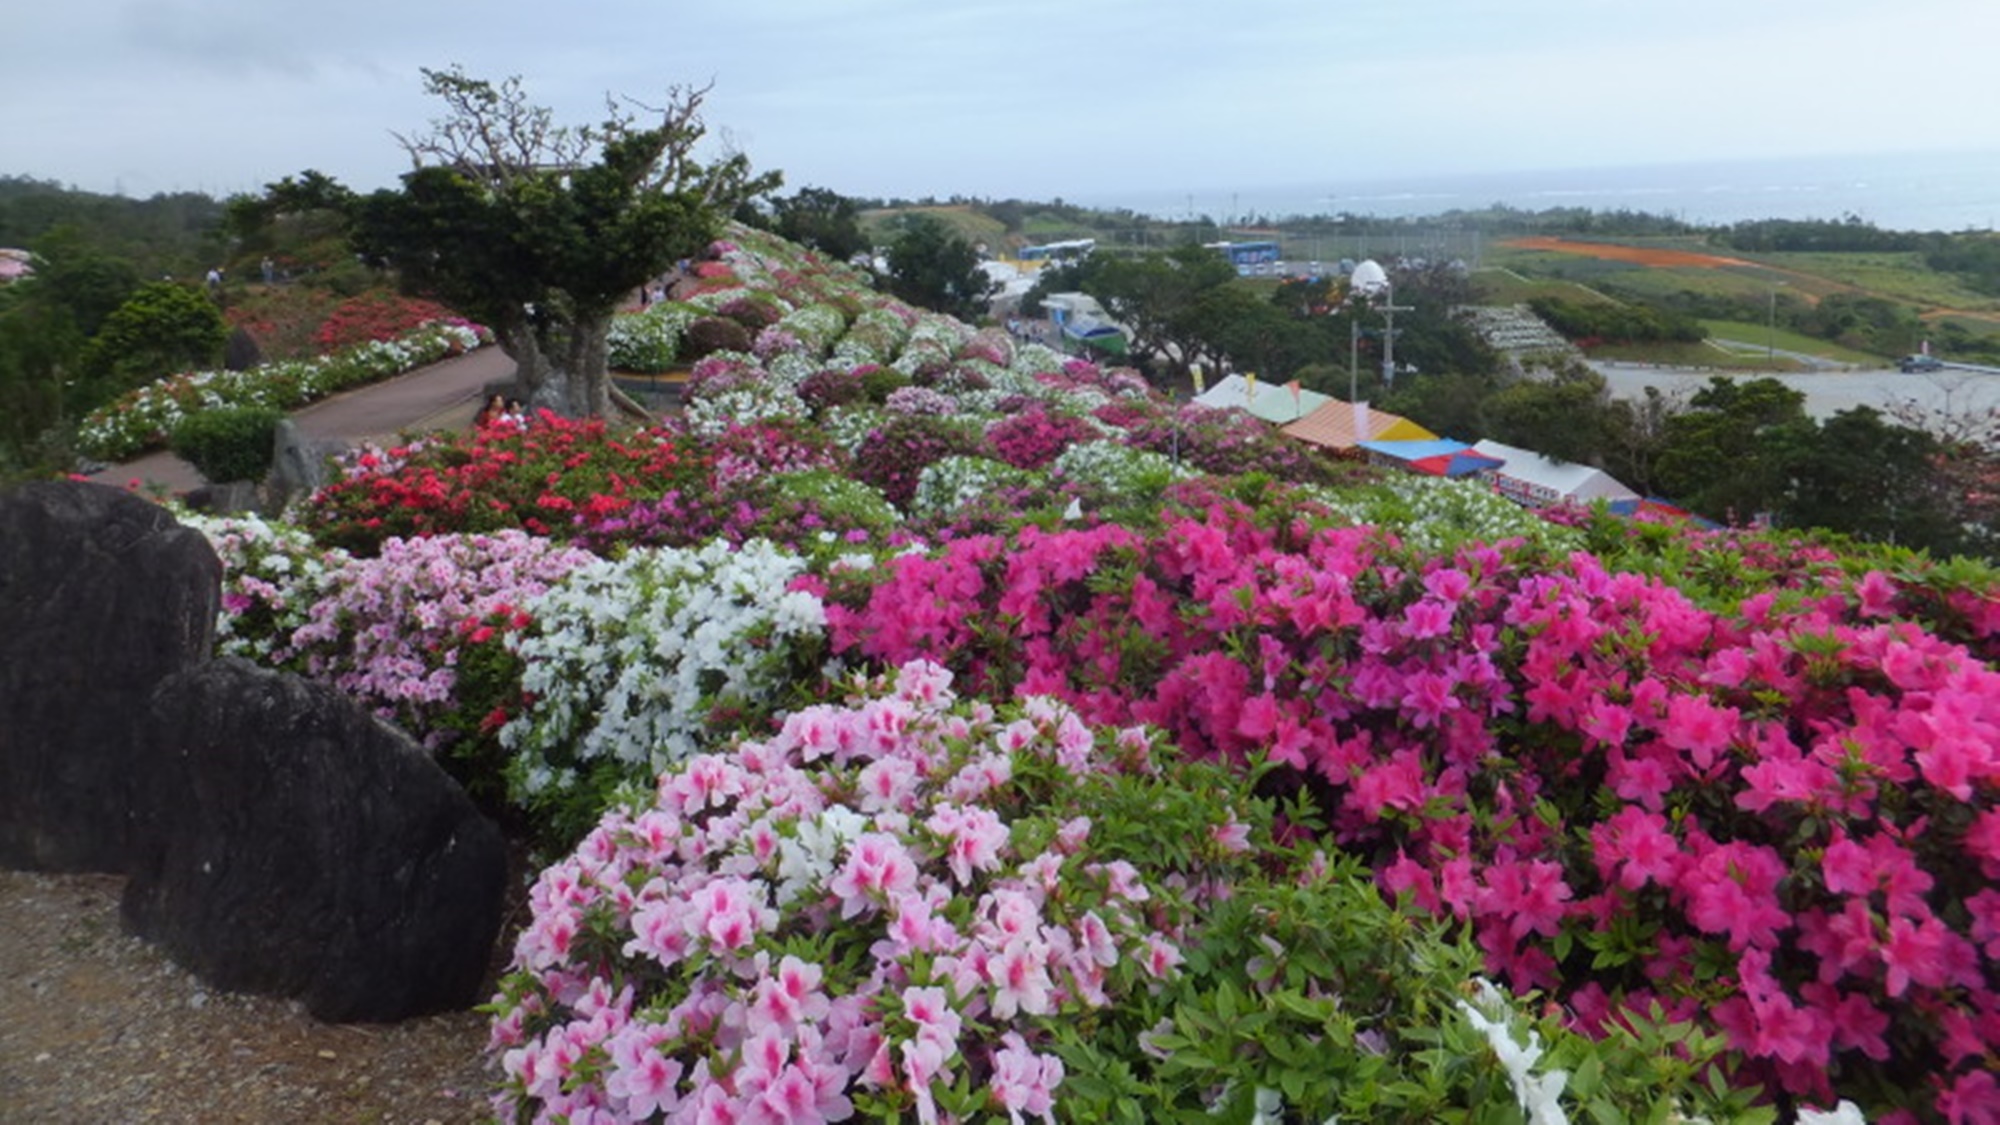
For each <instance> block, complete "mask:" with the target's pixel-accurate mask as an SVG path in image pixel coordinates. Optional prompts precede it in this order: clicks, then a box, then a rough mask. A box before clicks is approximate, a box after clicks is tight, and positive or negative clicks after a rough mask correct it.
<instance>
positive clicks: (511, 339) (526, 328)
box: [493, 313, 551, 403]
mask: <svg viewBox="0 0 2000 1125" xmlns="http://www.w3.org/2000/svg"><path fill="white" fill-rule="evenodd" d="M493 336H494V338H495V339H496V340H498V341H499V344H500V350H501V351H503V352H506V353H507V355H508V356H509V357H511V358H512V359H513V361H514V382H515V383H516V384H517V385H518V386H519V391H518V395H519V397H520V399H521V401H522V402H524V403H528V402H537V403H539V402H540V401H541V400H544V399H545V398H546V397H547V395H546V391H545V388H546V387H547V386H548V384H549V382H550V377H551V371H550V367H549V357H548V353H547V352H545V351H543V350H542V342H541V338H540V337H539V336H537V335H536V333H535V327H534V325H533V324H531V323H530V322H529V321H528V318H527V315H526V314H525V313H523V314H522V315H520V316H516V317H509V318H508V319H507V322H506V323H504V324H496V325H494V326H493Z"/></svg>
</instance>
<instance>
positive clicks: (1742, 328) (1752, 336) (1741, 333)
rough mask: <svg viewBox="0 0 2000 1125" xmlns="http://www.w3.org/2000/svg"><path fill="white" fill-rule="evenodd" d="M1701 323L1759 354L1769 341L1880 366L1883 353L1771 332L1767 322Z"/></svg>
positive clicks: (1840, 360) (1839, 359)
mask: <svg viewBox="0 0 2000 1125" xmlns="http://www.w3.org/2000/svg"><path fill="white" fill-rule="evenodd" d="M1701 323H1702V327H1704V328H1707V329H1708V333H1709V335H1710V336H1712V337H1714V338H1716V339H1718V340H1735V341H1737V342H1739V343H1742V344H1745V345H1748V348H1747V349H1746V350H1749V351H1755V352H1756V353H1757V354H1759V355H1762V354H1763V353H1764V348H1765V346H1766V345H1767V344H1769V345H1773V346H1775V347H1776V348H1777V349H1778V350H1779V351H1786V352H1799V353H1802V354H1804V355H1811V356H1818V357H1819V358H1821V359H1824V360H1830V361H1832V362H1834V363H1852V364H1858V365H1861V366H1864V367H1876V366H1880V365H1881V364H1882V363H1883V362H1884V359H1885V357H1883V356H1879V355H1870V354H1868V353H1867V352H1858V351H1855V350H1854V349H1853V348H1843V347H1841V346H1840V345H1839V344H1836V343H1833V342H1831V341H1828V340H1822V339H1820V338H1819V337H1817V336H1805V335H1801V334H1799V333H1797V332H1790V331H1787V330H1785V329H1783V328H1780V329H1778V330H1777V332H1776V333H1773V332H1772V331H1771V330H1770V328H1769V327H1768V326H1767V325H1763V324H1752V323H1750V322H1749V321H1742V320H1704V321H1702V322H1701Z"/></svg>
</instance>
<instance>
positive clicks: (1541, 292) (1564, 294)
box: [1472, 268, 1617, 305]
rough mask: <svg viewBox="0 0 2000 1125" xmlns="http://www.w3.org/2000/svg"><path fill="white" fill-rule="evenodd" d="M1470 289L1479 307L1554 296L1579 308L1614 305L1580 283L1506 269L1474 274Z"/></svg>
mask: <svg viewBox="0 0 2000 1125" xmlns="http://www.w3.org/2000/svg"><path fill="white" fill-rule="evenodd" d="M1472 288H1473V289H1474V291H1476V292H1477V293H1478V295H1479V303H1480V304H1482V305H1525V304H1527V303H1528V302H1529V301H1532V300H1534V299H1535V298H1536V297H1555V298H1558V299H1560V300H1564V301H1568V302H1570V303H1572V304H1578V305H1602V304H1616V303H1617V302H1615V301H1613V300H1612V299H1611V298H1610V297H1606V296H1605V295H1604V294H1602V293H1599V292H1598V291H1597V290H1595V289H1592V288H1590V287H1589V286H1587V285H1584V284H1582V283H1581V282H1575V281H1549V280H1540V279H1536V278H1531V277H1523V276H1521V275H1520V274H1518V273H1515V272H1514V271H1513V270H1509V269H1495V268H1488V269H1482V270H1475V271H1473V274H1472Z"/></svg>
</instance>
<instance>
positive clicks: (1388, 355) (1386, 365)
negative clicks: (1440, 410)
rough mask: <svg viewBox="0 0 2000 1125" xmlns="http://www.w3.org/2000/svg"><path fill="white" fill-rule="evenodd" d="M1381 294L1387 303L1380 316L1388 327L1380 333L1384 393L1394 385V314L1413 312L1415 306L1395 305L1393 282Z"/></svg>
mask: <svg viewBox="0 0 2000 1125" xmlns="http://www.w3.org/2000/svg"><path fill="white" fill-rule="evenodd" d="M1382 292H1383V293H1384V294H1386V295H1387V296H1388V298H1389V303H1388V304H1385V305H1383V306H1382V315H1383V317H1384V318H1386V319H1387V321H1388V326H1387V327H1386V328H1385V329H1384V330H1383V332H1382V389H1383V390H1385V391H1386V390H1388V389H1389V388H1390V387H1392V386H1395V384H1396V314H1397V313H1399V312H1415V311H1416V306H1414V305H1398V304H1397V303H1396V286H1395V284H1394V283H1393V282H1392V283H1390V284H1389V285H1388V286H1386V287H1384V288H1383V290H1382Z"/></svg>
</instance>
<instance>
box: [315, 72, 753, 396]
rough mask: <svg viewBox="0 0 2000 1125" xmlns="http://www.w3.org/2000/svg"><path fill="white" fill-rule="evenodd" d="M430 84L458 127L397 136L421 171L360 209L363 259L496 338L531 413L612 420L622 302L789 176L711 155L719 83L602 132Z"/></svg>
mask: <svg viewBox="0 0 2000 1125" xmlns="http://www.w3.org/2000/svg"><path fill="white" fill-rule="evenodd" d="M424 78H425V83H426V89H427V90H428V91H429V92H430V93H431V94H433V95H435V96H437V97H439V98H441V99H443V101H444V103H445V106H446V107H447V110H448V112H447V115H446V116H445V117H443V118H442V119H439V120H437V121H434V122H433V123H432V131H431V132H430V133H428V134H423V135H419V136H415V137H404V138H399V139H401V140H402V143H403V147H404V148H405V149H406V150H408V152H409V154H410V157H411V160H412V162H413V164H414V165H415V167H414V168H413V169H412V171H410V172H409V173H408V174H406V175H405V176H404V177H403V185H402V187H401V188H400V189H397V190H393V191H378V192H375V193H373V194H372V195H368V196H365V197H362V198H361V199H359V200H357V201H356V205H355V211H354V214H355V241H356V245H357V248H358V249H360V251H361V252H362V253H363V254H364V255H366V256H368V257H370V258H371V259H373V260H375V261H378V262H380V263H382V264H385V265H389V266H393V267H394V268H395V269H396V270H398V271H399V273H400V274H401V277H402V280H403V283H404V285H405V287H406V288H408V289H411V290H412V291H415V292H418V293H422V294H423V295H425V296H430V297H434V298H436V299H438V300H440V301H442V302H444V303H445V304H447V305H450V306H452V307H453V308H455V309H458V310H459V311H461V312H463V313H465V314H467V315H468V316H472V317H475V318H477V319H479V320H481V321H484V322H485V323H486V324H487V325H488V326H490V327H491V328H492V329H493V331H494V334H495V335H496V336H497V337H498V338H499V341H500V346H501V347H502V348H504V349H505V350H506V352H507V354H508V355H510V356H512V357H513V359H514V361H515V363H516V364H517V365H518V374H517V379H518V381H519V382H520V384H521V385H522V388H523V390H524V391H525V393H526V394H527V396H528V397H529V398H530V400H531V401H533V402H535V403H536V404H538V405H544V406H549V407H552V408H555V409H557V410H559V411H562V412H564V413H568V414H573V415H601V414H605V413H608V412H609V410H610V408H611V380H610V375H609V370H608V367H607V363H606V358H607V353H606V344H605V340H606V336H607V334H608V333H609V331H610V328H611V318H612V315H613V314H614V313H615V312H616V311H617V309H618V306H619V303H620V302H621V301H622V300H623V299H624V298H625V297H626V296H627V295H628V294H630V293H631V292H632V291H633V290H635V289H637V288H638V287H639V286H641V285H643V284H645V283H646V282H647V281H648V280H650V279H652V278H654V277H656V276H658V275H659V274H661V273H664V272H665V271H666V270H667V269H668V268H669V267H670V266H671V265H672V264H673V263H674V262H675V261H676V260H677V259H680V258H685V257H690V256H692V255H694V254H696V253H697V252H699V251H700V250H701V249H702V248H703V247H704V246H706V245H707V244H708V242H709V241H710V240H711V239H713V238H714V237H715V235H716V233H717V232H718V231H719V230H720V227H721V223H722V220H723V219H724V217H726V216H727V215H729V214H730V213H731V212H732V211H734V210H735V208H736V207H737V205H739V204H740V203H742V202H744V201H746V200H748V199H749V198H751V197H753V196H756V195H759V194H762V193H764V192H767V191H770V190H772V189H774V188H775V187H776V186H777V184H778V177H777V175H776V174H766V175H763V176H753V175H751V173H750V165H749V161H748V159H747V158H745V157H744V156H743V155H742V154H740V153H731V154H727V155H724V156H722V157H720V158H718V159H715V160H713V161H705V160H703V159H702V158H701V157H700V156H699V154H698V153H697V148H698V146H699V145H700V143H701V141H702V140H703V138H704V137H705V136H706V135H707V129H706V126H705V125H704V124H703V122H702V118H701V112H700V111H701V106H702V102H703V100H704V98H705V97H706V95H707V93H708V89H709V88H708V87H706V86H703V87H685V86H676V87H673V88H670V89H669V90H668V91H667V94H666V100H665V103H664V104H663V105H662V106H659V107H651V106H642V105H639V104H638V103H635V102H626V103H623V104H621V103H620V102H617V101H612V100H607V113H606V120H605V121H604V123H603V124H601V125H598V126H583V127H574V126H567V125H558V124H556V123H555V121H554V118H553V115H552V113H551V112H550V111H549V110H547V109H545V108H542V107H540V106H535V105H532V104H530V103H529V102H528V101H527V98H526V96H525V95H524V94H523V93H522V90H521V84H520V80H519V79H518V78H509V79H507V80H506V81H504V82H501V83H499V84H497V85H496V84H494V83H491V82H487V81H484V80H482V79H477V78H471V77H468V76H466V75H465V74H463V73H462V72H460V71H458V70H456V69H453V70H450V71H431V70H426V71H424ZM628 106H629V107H630V108H627V107H628ZM635 110H636V111H637V113H635V112H634V111H635ZM639 113H643V114H644V117H645V120H644V121H643V122H642V120H641V119H640V117H639V116H638V114H639Z"/></svg>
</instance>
